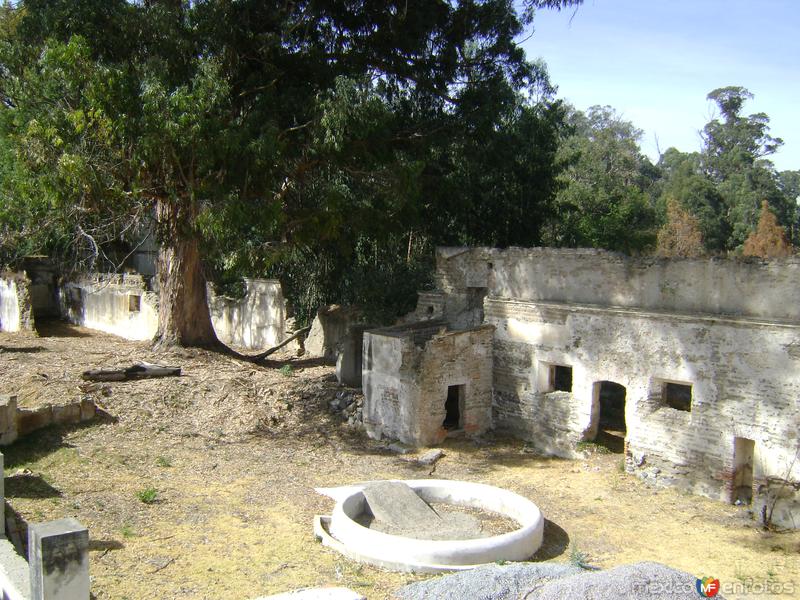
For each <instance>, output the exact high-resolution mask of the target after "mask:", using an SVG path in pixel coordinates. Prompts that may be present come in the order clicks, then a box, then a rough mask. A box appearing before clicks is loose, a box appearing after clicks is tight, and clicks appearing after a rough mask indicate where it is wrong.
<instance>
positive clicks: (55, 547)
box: [28, 518, 89, 600]
mask: <svg viewBox="0 0 800 600" xmlns="http://www.w3.org/2000/svg"><path fill="white" fill-rule="evenodd" d="M28 562H29V563H30V577H31V598H32V600H89V530H88V529H86V527H84V526H83V525H81V524H80V523H79V522H78V521H76V520H75V519H73V518H67V519H59V520H57V521H49V522H47V523H36V524H31V525H29V527H28Z"/></svg>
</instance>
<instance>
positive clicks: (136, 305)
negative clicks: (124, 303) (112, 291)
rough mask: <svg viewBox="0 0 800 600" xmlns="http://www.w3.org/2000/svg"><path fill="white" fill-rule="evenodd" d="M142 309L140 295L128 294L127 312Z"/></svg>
mask: <svg viewBox="0 0 800 600" xmlns="http://www.w3.org/2000/svg"><path fill="white" fill-rule="evenodd" d="M141 309H142V297H141V296H135V295H133V294H130V295H129V296H128V312H139V311H140V310H141Z"/></svg>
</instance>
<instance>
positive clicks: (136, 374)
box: [81, 363, 181, 381]
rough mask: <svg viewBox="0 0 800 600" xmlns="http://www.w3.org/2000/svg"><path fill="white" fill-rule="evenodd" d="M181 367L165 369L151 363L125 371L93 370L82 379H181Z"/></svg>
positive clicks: (140, 364)
mask: <svg viewBox="0 0 800 600" xmlns="http://www.w3.org/2000/svg"><path fill="white" fill-rule="evenodd" d="M180 374H181V368H180V367H165V366H162V365H154V364H150V363H138V364H135V365H131V366H130V367H127V368H125V369H91V370H89V371H84V372H83V374H82V375H81V377H82V378H83V379H84V380H86V381H129V380H131V379H151V378H154V377H179V376H180Z"/></svg>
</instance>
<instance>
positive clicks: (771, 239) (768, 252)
mask: <svg viewBox="0 0 800 600" xmlns="http://www.w3.org/2000/svg"><path fill="white" fill-rule="evenodd" d="M742 254H743V255H744V256H759V257H761V258H782V257H785V256H790V255H791V254H792V245H791V244H790V243H789V241H788V240H787V239H786V232H785V231H784V229H783V227H781V226H780V225H778V220H777V219H776V218H775V214H774V213H773V212H772V211H771V210H770V207H769V203H768V202H767V201H766V200H764V201H763V202H762V203H761V215H760V216H759V219H758V227H756V230H755V231H753V232H752V233H751V234H750V235H749V236H747V239H746V240H745V242H744V247H743V249H742Z"/></svg>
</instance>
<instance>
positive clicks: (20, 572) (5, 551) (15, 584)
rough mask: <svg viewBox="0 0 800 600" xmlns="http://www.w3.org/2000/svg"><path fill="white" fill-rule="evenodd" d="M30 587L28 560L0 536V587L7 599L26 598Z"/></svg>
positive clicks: (22, 599) (24, 599)
mask: <svg viewBox="0 0 800 600" xmlns="http://www.w3.org/2000/svg"><path fill="white" fill-rule="evenodd" d="M30 588H31V583H30V574H29V572H28V561H27V560H25V559H24V558H22V557H21V556H20V555H19V554H17V551H16V549H15V548H14V545H13V544H12V543H11V542H9V541H8V540H7V539H5V538H3V537H0V589H2V594H3V598H8V600H28V593H29V591H30Z"/></svg>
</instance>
